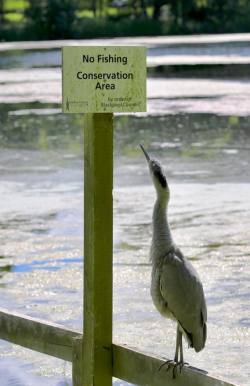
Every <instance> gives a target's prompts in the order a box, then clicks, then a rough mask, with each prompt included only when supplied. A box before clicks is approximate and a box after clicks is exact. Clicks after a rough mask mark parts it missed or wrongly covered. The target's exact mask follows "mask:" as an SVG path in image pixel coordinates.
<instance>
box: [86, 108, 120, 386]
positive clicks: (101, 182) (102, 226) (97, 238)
mask: <svg viewBox="0 0 250 386" xmlns="http://www.w3.org/2000/svg"><path fill="white" fill-rule="evenodd" d="M112 188H113V114H112V113H106V114H102V113H101V114H97V113H94V114H85V120H84V326H83V331H84V341H83V386H111V385H112V255H113V201H112Z"/></svg>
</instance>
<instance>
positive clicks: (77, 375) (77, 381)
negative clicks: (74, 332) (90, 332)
mask: <svg viewBox="0 0 250 386" xmlns="http://www.w3.org/2000/svg"><path fill="white" fill-rule="evenodd" d="M82 345H83V342H82V337H77V338H73V354H72V360H73V362H72V384H73V386H82V385H83V373H82V361H83V358H82Z"/></svg>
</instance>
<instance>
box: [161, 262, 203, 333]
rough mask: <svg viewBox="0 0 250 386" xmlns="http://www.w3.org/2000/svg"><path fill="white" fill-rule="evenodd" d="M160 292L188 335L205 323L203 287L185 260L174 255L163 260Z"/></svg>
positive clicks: (192, 268)
mask: <svg viewBox="0 0 250 386" xmlns="http://www.w3.org/2000/svg"><path fill="white" fill-rule="evenodd" d="M160 291H161V294H162V296H163V298H164V300H165V301H166V302H167V304H168V308H169V310H170V311H171V312H172V313H173V314H174V316H175V318H176V319H177V320H178V321H179V323H180V324H181V326H182V327H183V328H184V329H185V330H186V331H187V332H188V333H193V331H194V330H196V329H197V327H198V326H202V323H204V322H205V321H206V304H205V298H204V293H203V287H202V284H201V281H200V279H199V276H198V274H197V272H196V271H195V269H194V267H193V266H192V265H191V263H189V262H188V261H187V260H186V259H184V258H183V259H180V258H179V257H178V256H177V255H175V256H173V258H172V259H166V260H165V262H164V264H163V266H162V272H161V277H160ZM202 319H203V320H202Z"/></svg>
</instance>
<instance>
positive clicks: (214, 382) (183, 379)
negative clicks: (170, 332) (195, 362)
mask: <svg viewBox="0 0 250 386" xmlns="http://www.w3.org/2000/svg"><path fill="white" fill-rule="evenodd" d="M165 361H166V359H165V360H163V358H157V357H154V356H151V355H147V354H145V353H142V352H139V351H136V350H135V349H132V348H129V347H124V346H118V345H113V376H114V377H116V378H119V379H123V380H124V381H127V382H130V383H133V384H135V385H142V386H234V385H233V384H232V383H229V382H226V381H223V380H220V379H218V378H215V377H213V376H211V375H209V374H208V372H207V371H205V370H201V369H197V368H195V367H188V366H185V367H183V369H182V372H181V373H179V372H178V374H177V376H176V378H175V379H173V371H172V369H173V368H172V367H171V368H170V369H169V371H166V367H165V368H164V367H163V368H162V369H161V370H160V371H159V368H160V366H161V365H162V364H163V363H164V362H165Z"/></svg>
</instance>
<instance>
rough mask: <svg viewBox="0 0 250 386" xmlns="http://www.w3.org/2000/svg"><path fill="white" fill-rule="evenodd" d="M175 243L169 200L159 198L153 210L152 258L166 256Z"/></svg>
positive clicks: (155, 260)
mask: <svg viewBox="0 0 250 386" xmlns="http://www.w3.org/2000/svg"><path fill="white" fill-rule="evenodd" d="M173 245H174V242H173V239H172V236H171V231H170V227H169V224H168V219H167V201H166V200H164V199H161V198H159V197H158V198H157V200H156V202H155V205H154V211H153V238H152V245H151V259H152V261H153V262H157V260H159V259H161V258H163V257H164V254H165V253H166V252H168V251H169V249H170V248H171V246H173Z"/></svg>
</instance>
